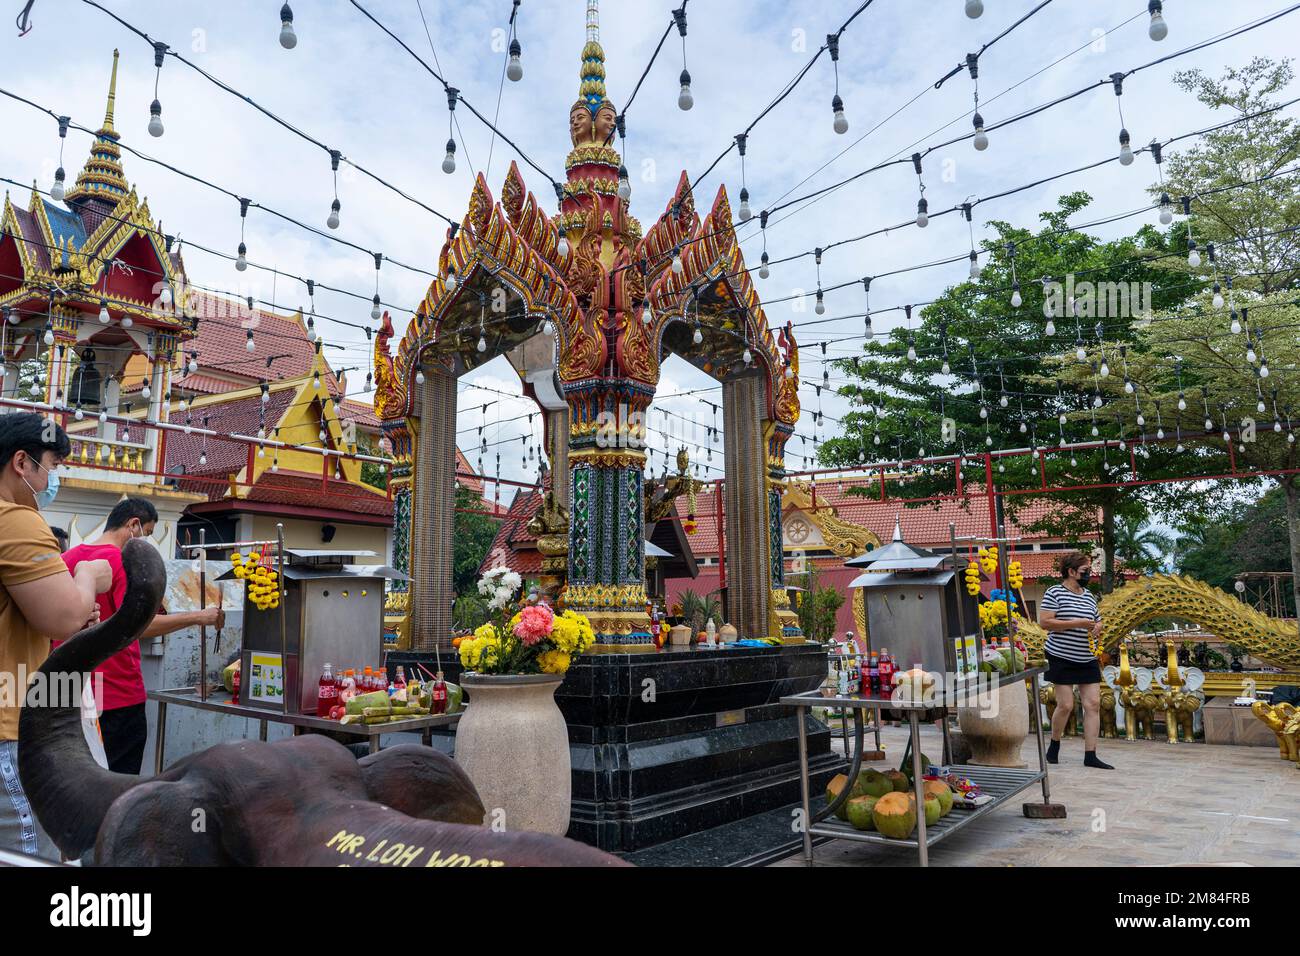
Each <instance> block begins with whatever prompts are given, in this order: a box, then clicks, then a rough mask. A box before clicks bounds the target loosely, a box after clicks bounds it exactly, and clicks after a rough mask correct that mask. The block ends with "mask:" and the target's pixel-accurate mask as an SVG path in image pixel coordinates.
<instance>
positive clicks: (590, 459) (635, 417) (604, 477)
mask: <svg viewBox="0 0 1300 956" xmlns="http://www.w3.org/2000/svg"><path fill="white" fill-rule="evenodd" d="M653 395H654V390H653V389H652V388H650V387H648V386H646V385H643V384H640V383H637V382H632V381H630V380H610V379H606V380H589V381H585V382H577V383H574V385H572V386H570V387H567V388H566V389H565V397H566V398H567V399H568V402H569V413H570V423H569V456H568V457H569V475H570V477H569V502H570V503H569V565H568V570H569V573H568V586H567V587H566V589H565V592H564V602H565V605H566V606H567V607H569V608H572V609H573V610H575V611H578V612H580V613H582V614H585V615H586V616H587V617H588V618H590V620H591V625H592V628H593V629H594V630H595V632H596V644H595V646H594V647H593V648H592V650H593V651H594V652H597V653H600V652H606V653H608V652H620V653H630V652H636V651H648V650H653V649H654V641H653V638H652V637H651V635H650V618H649V616H648V615H647V614H646V610H645V606H646V592H645V500H644V489H643V478H644V470H645V410H646V408H647V407H648V406H649V404H650V400H651V398H652V397H653Z"/></svg>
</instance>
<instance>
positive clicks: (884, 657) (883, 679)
mask: <svg viewBox="0 0 1300 956" xmlns="http://www.w3.org/2000/svg"><path fill="white" fill-rule="evenodd" d="M880 690H881V693H883V694H885V695H889V694H891V693H892V692H893V690H894V660H893V658H891V657H890V656H889V648H887V647H882V648H881V649H880Z"/></svg>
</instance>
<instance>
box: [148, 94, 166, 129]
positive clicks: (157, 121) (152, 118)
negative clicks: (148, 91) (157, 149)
mask: <svg viewBox="0 0 1300 956" xmlns="http://www.w3.org/2000/svg"><path fill="white" fill-rule="evenodd" d="M162 134H163V122H162V104H161V103H159V102H158V101H157V100H154V101H153V102H152V103H150V104H149V135H150V136H155V137H156V136H161V135H162Z"/></svg>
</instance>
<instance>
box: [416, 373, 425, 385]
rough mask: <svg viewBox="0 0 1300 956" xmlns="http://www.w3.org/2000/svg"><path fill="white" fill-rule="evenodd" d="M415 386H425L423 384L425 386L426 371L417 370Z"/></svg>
mask: <svg viewBox="0 0 1300 956" xmlns="http://www.w3.org/2000/svg"><path fill="white" fill-rule="evenodd" d="M415 384H416V385H423V384H424V370H423V369H416V372H415Z"/></svg>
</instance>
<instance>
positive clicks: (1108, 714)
mask: <svg viewBox="0 0 1300 956" xmlns="http://www.w3.org/2000/svg"><path fill="white" fill-rule="evenodd" d="M1101 736H1103V737H1105V738H1107V739H1109V740H1114V739H1115V738H1116V737H1118V736H1119V734H1118V732H1117V728H1116V725H1115V688H1113V687H1109V686H1107V685H1106V684H1102V685H1101Z"/></svg>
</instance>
